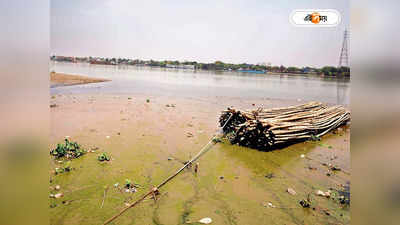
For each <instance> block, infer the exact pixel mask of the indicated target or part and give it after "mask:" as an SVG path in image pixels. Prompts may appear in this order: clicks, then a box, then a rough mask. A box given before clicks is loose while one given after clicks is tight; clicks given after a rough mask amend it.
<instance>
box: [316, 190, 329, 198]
mask: <svg viewBox="0 0 400 225" xmlns="http://www.w3.org/2000/svg"><path fill="white" fill-rule="evenodd" d="M316 195H318V196H322V197H327V198H330V197H331V191H327V192H323V191H321V190H318V191H317V192H316Z"/></svg>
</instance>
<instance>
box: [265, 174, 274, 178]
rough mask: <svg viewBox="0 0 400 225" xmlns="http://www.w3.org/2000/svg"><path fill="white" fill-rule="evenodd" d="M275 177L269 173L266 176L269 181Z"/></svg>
mask: <svg viewBox="0 0 400 225" xmlns="http://www.w3.org/2000/svg"><path fill="white" fill-rule="evenodd" d="M274 177H275V175H274V174H273V173H268V174H267V175H265V178H268V179H272V178H274Z"/></svg>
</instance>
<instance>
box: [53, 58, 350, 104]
mask: <svg viewBox="0 0 400 225" xmlns="http://www.w3.org/2000/svg"><path fill="white" fill-rule="evenodd" d="M50 68H51V71H55V72H59V73H67V74H78V75H84V76H89V77H98V78H105V79H110V80H111V81H110V82H104V83H94V84H85V85H76V86H64V87H53V88H51V90H50V92H51V94H80V93H82V94H96V93H104V94H144V95H153V96H154V95H162V96H171V97H176V96H179V97H211V98H212V97H216V96H218V97H240V98H269V99H284V100H297V99H301V100H305V101H321V102H325V103H331V104H343V105H348V104H349V103H350V80H349V79H343V78H327V77H319V76H310V75H308V76H305V75H272V74H250V73H249V74H246V73H239V72H219V71H218V72H216V71H192V70H181V69H166V68H149V67H137V66H126V65H124V66H107V65H90V64H84V63H60V62H51V64H50Z"/></svg>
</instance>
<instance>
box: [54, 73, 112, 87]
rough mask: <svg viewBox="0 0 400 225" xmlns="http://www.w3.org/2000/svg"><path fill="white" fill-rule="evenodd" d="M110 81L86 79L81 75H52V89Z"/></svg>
mask: <svg viewBox="0 0 400 225" xmlns="http://www.w3.org/2000/svg"><path fill="white" fill-rule="evenodd" d="M106 81H110V80H107V79H101V78H93V77H86V76H81V75H71V74H64V73H55V72H51V73H50V87H58V86H70V85H79V84H89V83H99V82H106Z"/></svg>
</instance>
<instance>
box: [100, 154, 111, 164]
mask: <svg viewBox="0 0 400 225" xmlns="http://www.w3.org/2000/svg"><path fill="white" fill-rule="evenodd" d="M97 160H99V161H100V162H103V161H110V160H111V157H110V156H109V155H108V154H107V153H106V152H103V153H101V154H100V155H99V156H98V157H97Z"/></svg>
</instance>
